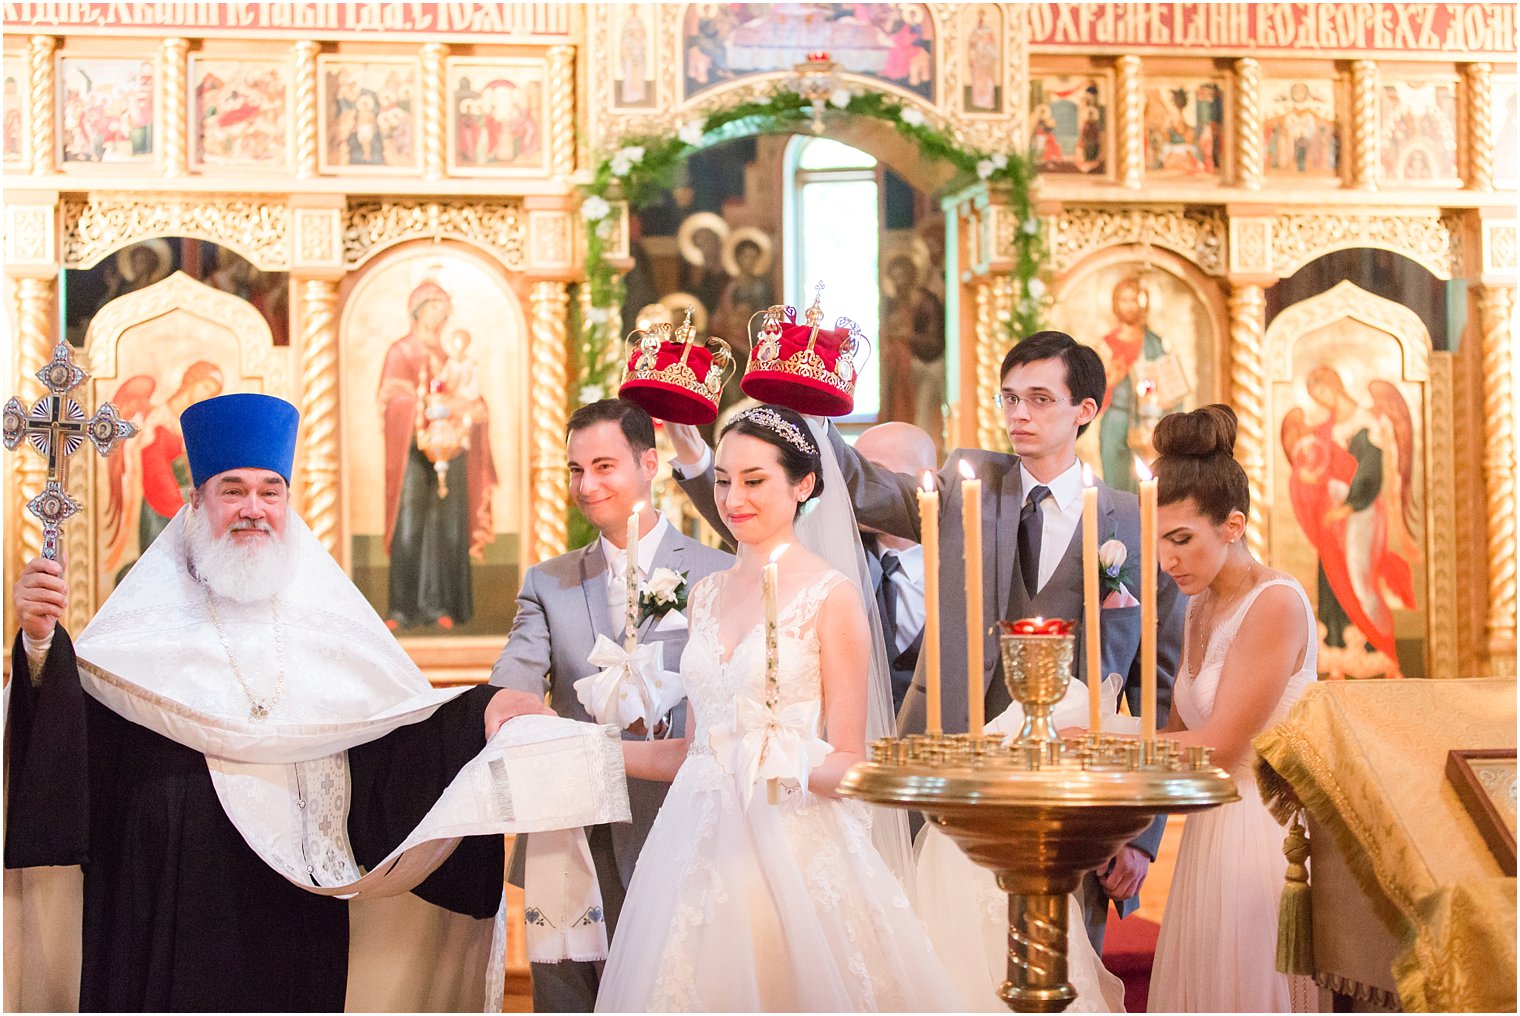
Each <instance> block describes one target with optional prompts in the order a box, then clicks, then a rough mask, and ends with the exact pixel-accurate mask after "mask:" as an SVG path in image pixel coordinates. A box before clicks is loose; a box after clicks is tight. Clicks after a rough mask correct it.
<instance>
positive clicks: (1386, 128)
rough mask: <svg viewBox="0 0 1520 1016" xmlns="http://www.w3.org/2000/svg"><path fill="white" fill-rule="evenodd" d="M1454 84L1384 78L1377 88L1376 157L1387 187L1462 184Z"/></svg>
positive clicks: (1446, 80) (1444, 80)
mask: <svg viewBox="0 0 1520 1016" xmlns="http://www.w3.org/2000/svg"><path fill="white" fill-rule="evenodd" d="M1460 137H1461V134H1460V132H1459V131H1458V127H1457V80H1456V78H1454V77H1439V78H1431V77H1423V78H1409V79H1405V80H1402V81H1389V80H1386V79H1385V80H1384V81H1383V83H1382V84H1381V85H1380V86H1379V88H1378V154H1379V156H1380V157H1381V159H1382V166H1381V169H1382V178H1383V181H1384V182H1385V183H1397V184H1403V185H1406V186H1421V185H1427V186H1441V187H1450V186H1461V173H1460V169H1459V166H1458V162H1457V150H1458V146H1459V141H1458V139H1459V138H1460Z"/></svg>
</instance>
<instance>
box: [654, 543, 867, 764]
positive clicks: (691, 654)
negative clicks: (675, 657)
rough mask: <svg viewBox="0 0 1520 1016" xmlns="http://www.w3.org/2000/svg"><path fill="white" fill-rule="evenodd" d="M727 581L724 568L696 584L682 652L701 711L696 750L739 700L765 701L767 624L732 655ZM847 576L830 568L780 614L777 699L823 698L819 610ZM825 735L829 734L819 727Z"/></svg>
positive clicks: (685, 675) (690, 691)
mask: <svg viewBox="0 0 1520 1016" xmlns="http://www.w3.org/2000/svg"><path fill="white" fill-rule="evenodd" d="M725 581H726V578H725V575H724V574H722V573H719V574H716V575H712V576H709V577H707V578H705V579H703V580H702V581H700V582H698V583H697V585H696V587H695V588H693V589H692V592H691V601H692V604H693V606H692V615H691V616H692V627H691V637H690V638H689V639H688V640H687V643H686V651H685V652H684V653H683V654H682V655H681V675H682V679H683V680H684V681H685V683H686V697H687V700H688V701H689V702H690V703H691V705H692V708H693V709H694V710H695V712H696V720H697V722H696V724H695V726H694V727H693V726H692V725H690V724H688V729H690V730H691V731H692V750H693V751H694V752H701V751H703V750H704V748H705V747H706V745H707V743H708V741H707V735H708V732H709V731H710V730H711V729H712V727H714V726H716V725H719V724H723V723H728V722H731V721H732V719H733V712H734V702H735V701H736V700H737V699H738V697H739V696H741V695H747V696H748V697H750V698H752V699H754V700H755V701H756V702H764V701H765V626H764V623H763V622H762V623H760V624H756V625H755V626H754V627H752V628H751V629H750V630H749V631H748V632H747V633H746V634H745V635H744V636H743V638H741V639H740V641H739V643H738V644H737V645H735V646H733V647H732V650H733V651H732V653H731V655H730V656H729V658H728V659H727V660H725V659H724V658H723V653H724V646H723V643H722V639H721V637H720V636H719V633H718V618H717V614H716V611H715V609H714V608H715V607H716V605H717V602H718V597H719V595H720V594H721V592H722V589H723V584H724V582H725ZM842 581H844V576H843V575H841V574H839V573H838V572H836V571H830V572H828V573H827V574H825V575H823V576H822V577H821V578H819V579H818V580H817V581H815V582H813V583H811V584H809V585H807V586H804V587H803V588H802V589H800V590H798V591H797V592H796V594H795V595H794V596H793V597H792V599H791V600H790V601H788V602H787V603H785V604H782V605H781V607H780V609H779V610H778V611H777V614H776V632H777V635H778V637H779V645H780V657H779V667H778V675H779V678H780V680H779V682H778V684H779V695H778V704H779V705H781V706H788V705H791V704H792V703H793V702H805V701H808V700H811V699H822V697H823V687H822V680H823V677H822V669H821V667H820V664H819V645H818V625H817V619H818V612H819V610H820V609H821V608H822V606H823V601H824V600H825V599H827V598H828V595H829V592H830V591H831V590H832V589H833V588H834V586H835V585H836V584H837V583H839V582H842ZM820 736H824V737H826V736H827V735H826V734H825V733H823V732H820Z"/></svg>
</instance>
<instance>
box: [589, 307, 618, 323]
mask: <svg viewBox="0 0 1520 1016" xmlns="http://www.w3.org/2000/svg"><path fill="white" fill-rule="evenodd" d="M611 320H612V312H611V311H609V310H608V309H607V308H606V307H591V308H588V309H587V311H586V323H587V324H588V325H604V324H606V323H607V322H608V321H611Z"/></svg>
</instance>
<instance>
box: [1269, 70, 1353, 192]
mask: <svg viewBox="0 0 1520 1016" xmlns="http://www.w3.org/2000/svg"><path fill="white" fill-rule="evenodd" d="M1339 90H1340V86H1339V84H1338V82H1336V81H1335V80H1334V79H1332V78H1292V79H1281V80H1277V79H1268V80H1266V81H1263V82H1262V86H1261V98H1262V102H1261V105H1262V125H1261V131H1262V158H1263V165H1262V170H1263V171H1264V172H1265V173H1266V174H1267V175H1268V176H1273V177H1278V178H1284V179H1299V180H1314V181H1315V182H1316V183H1323V182H1324V181H1326V180H1333V179H1336V178H1338V177H1339V176H1340V175H1341V166H1342V164H1343V163H1344V160H1343V159H1342V158H1341V145H1342V143H1343V142H1342V139H1343V134H1342V131H1341V123H1340V120H1339V118H1338V117H1337V116H1336V97H1337V95H1338V93H1339Z"/></svg>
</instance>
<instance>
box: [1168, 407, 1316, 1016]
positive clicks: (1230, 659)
mask: <svg viewBox="0 0 1520 1016" xmlns="http://www.w3.org/2000/svg"><path fill="white" fill-rule="evenodd" d="M1235 427H1236V424H1235V414H1234V412H1233V411H1231V410H1230V409H1229V407H1227V406H1221V405H1213V406H1205V407H1204V408H1202V409H1199V410H1195V411H1194V412H1191V413H1173V414H1171V415H1169V416H1165V417H1163V418H1162V419H1161V422H1160V423H1159V424H1158V425H1157V427H1156V434H1155V444H1156V450H1157V452H1159V453H1160V458H1159V459H1158V460H1157V462H1156V465H1155V471H1156V476H1157V482H1158V490H1157V495H1158V497H1157V500H1158V502H1159V509H1158V512H1157V526H1156V531H1157V533H1158V534H1159V535H1158V538H1157V539H1158V543H1159V555H1160V563H1161V568H1162V570H1163V571H1165V572H1166V573H1167V574H1168V575H1170V576H1171V577H1172V578H1173V580H1175V581H1176V583H1177V588H1178V589H1180V590H1181V591H1182V592H1183V593H1184V594H1186V595H1187V596H1189V597H1191V599H1190V600H1189V603H1188V609H1187V621H1186V627H1185V628H1184V634H1183V655H1182V666H1181V667H1180V668H1179V669H1178V672H1177V682H1176V687H1175V689H1174V691H1173V693H1172V715H1171V720H1170V722H1169V723H1168V724H1167V727H1166V734H1167V735H1168V736H1170V737H1175V738H1176V739H1177V740H1179V741H1181V742H1182V743H1183V744H1185V745H1193V744H1199V745H1207V746H1209V747H1210V748H1212V749H1213V759H1214V762H1215V764H1216V765H1218V766H1219V767H1220V768H1222V769H1225V770H1228V771H1229V773H1230V775H1231V776H1232V777H1234V779H1235V783H1236V785H1237V786H1238V788H1239V790H1240V800H1239V801H1237V802H1235V803H1234V804H1227V805H1224V806H1223V807H1219V808H1215V809H1213V810H1212V811H1205V812H1200V813H1198V814H1196V815H1190V816H1188V819H1187V823H1186V824H1185V826H1184V827H1183V831H1182V846H1181V849H1180V851H1179V853H1178V856H1177V870H1176V874H1175V875H1174V876H1173V880H1172V889H1171V894H1170V895H1169V896H1168V897H1167V901H1166V916H1165V917H1164V918H1163V920H1162V922H1161V938H1160V942H1159V944H1158V945H1157V947H1156V962H1155V966H1154V968H1153V972H1152V975H1151V993H1150V1009H1151V1011H1152V1012H1288V1011H1302V1010H1303V1009H1304V1007H1305V1004H1306V1003H1308V1002H1309V1001H1311V1000H1312V995H1311V994H1310V993H1309V992H1308V991H1307V990H1306V989H1307V984H1305V983H1304V981H1303V979H1302V978H1290V977H1289V976H1287V975H1285V974H1281V973H1278V971H1277V968H1276V957H1277V907H1278V899H1279V897H1280V894H1281V892H1282V885H1283V875H1284V873H1285V871H1286V868H1287V860H1286V858H1284V856H1283V852H1282V843H1283V836H1284V830H1283V828H1282V827H1281V826H1280V825H1278V824H1277V821H1276V820H1275V819H1274V818H1273V817H1272V815H1271V813H1270V812H1269V811H1268V810H1267V806H1266V804H1265V803H1263V801H1262V799H1261V795H1260V794H1259V793H1258V792H1257V789H1256V781H1255V778H1254V776H1253V773H1252V768H1253V764H1254V762H1255V761H1256V757H1257V756H1256V751H1255V749H1253V748H1252V747H1251V739H1252V738H1254V737H1255V736H1256V735H1257V734H1259V733H1261V732H1262V731H1263V730H1265V729H1266V728H1268V727H1270V726H1272V725H1274V724H1276V723H1279V722H1281V721H1282V719H1283V718H1284V717H1285V716H1286V715H1287V712H1288V709H1289V707H1290V706H1292V705H1293V703H1294V702H1296V701H1298V698H1299V696H1300V695H1302V694H1303V691H1304V689H1305V688H1306V687H1308V686H1309V684H1311V683H1312V682H1313V681H1314V680H1315V678H1316V666H1315V664H1316V659H1315V643H1314V641H1313V639H1312V638H1311V636H1312V634H1313V633H1314V632H1315V626H1314V612H1313V610H1312V608H1311V607H1310V605H1309V598H1308V596H1306V595H1305V594H1304V590H1303V587H1302V586H1300V585H1299V584H1298V582H1297V581H1296V580H1295V579H1293V578H1292V577H1291V576H1289V575H1287V574H1285V573H1284V572H1280V571H1277V570H1275V569H1273V568H1269V567H1267V566H1266V565H1264V564H1262V563H1261V562H1259V561H1257V560H1256V559H1255V558H1254V557H1253V556H1252V554H1251V551H1250V549H1249V548H1248V547H1247V546H1246V541H1245V540H1244V539H1243V537H1244V536H1245V527H1246V514H1247V512H1248V511H1249V510H1250V499H1249V495H1248V493H1247V485H1246V475H1245V471H1244V470H1243V469H1242V468H1241V467H1240V464H1239V463H1238V462H1236V461H1235V457H1234V451H1235Z"/></svg>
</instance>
